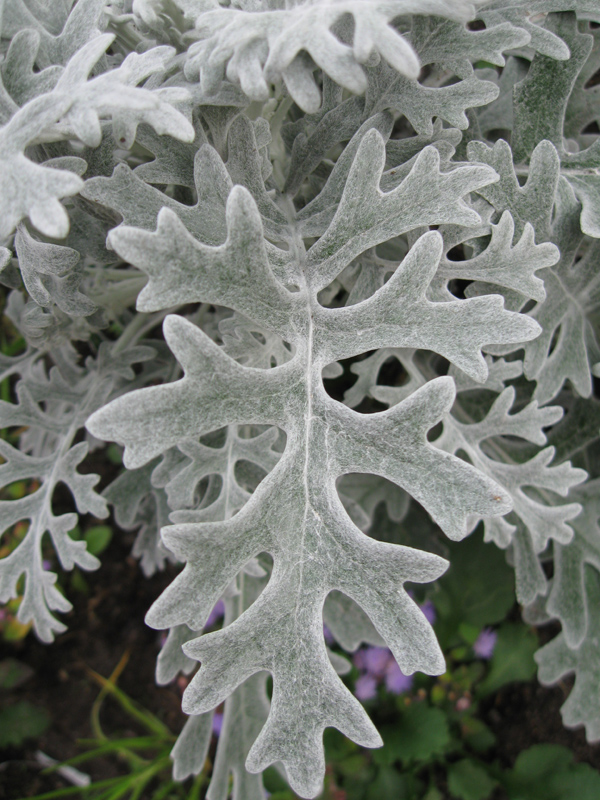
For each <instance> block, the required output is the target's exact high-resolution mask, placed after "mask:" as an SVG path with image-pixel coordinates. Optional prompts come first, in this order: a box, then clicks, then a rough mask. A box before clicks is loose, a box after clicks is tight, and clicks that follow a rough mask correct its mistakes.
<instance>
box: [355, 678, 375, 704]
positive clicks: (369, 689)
mask: <svg viewBox="0 0 600 800" xmlns="http://www.w3.org/2000/svg"><path fill="white" fill-rule="evenodd" d="M354 694H355V695H356V696H357V697H358V699H359V700H360V701H361V703H364V702H365V700H372V699H373V698H374V697H375V695H376V694H377V681H376V680H375V678H374V677H373V676H372V675H361V676H360V678H358V679H357V681H356V683H355V685H354Z"/></svg>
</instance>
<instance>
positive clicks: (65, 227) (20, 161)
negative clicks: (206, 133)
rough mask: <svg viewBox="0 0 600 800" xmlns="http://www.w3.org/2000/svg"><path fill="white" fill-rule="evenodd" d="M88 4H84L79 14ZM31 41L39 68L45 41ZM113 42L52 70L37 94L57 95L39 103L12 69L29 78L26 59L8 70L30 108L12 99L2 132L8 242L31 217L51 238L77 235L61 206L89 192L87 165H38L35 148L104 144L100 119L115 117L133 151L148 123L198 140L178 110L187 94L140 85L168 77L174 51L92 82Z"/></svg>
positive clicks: (94, 45)
mask: <svg viewBox="0 0 600 800" xmlns="http://www.w3.org/2000/svg"><path fill="white" fill-rule="evenodd" d="M84 5H85V4H84V3H78V4H77V6H76V8H77V9H79V7H80V6H81V7H83V6H84ZM88 5H89V3H88ZM73 15H75V16H78V15H79V12H78V13H77V14H76V13H75V10H74V11H73ZM23 35H24V36H25V38H26V40H25V41H23V42H22V43H21V44H22V45H23V46H24V47H26V50H28V51H29V52H28V57H29V61H30V62H31V63H38V64H39V63H40V62H39V51H38V52H37V53H36V50H38V48H39V45H40V38H39V35H32V33H31V32H29V33H28V32H27V31H23ZM22 38H23V37H22ZM113 41H114V36H112V35H110V34H103V35H96V36H95V37H94V38H92V39H91V41H88V42H87V43H83V46H82V47H81V48H80V49H78V50H77V52H75V53H73V54H72V56H71V57H70V59H69V61H68V63H67V64H66V66H65V67H64V69H63V68H62V67H60V68H57V69H56V70H50V68H49V69H47V70H45V72H46V73H47V72H49V71H51V75H50V76H48V82H47V83H43V82H40V81H39V80H38V81H37V82H36V89H38V90H39V91H43V90H44V89H49V90H50V91H47V92H46V93H44V94H39V95H38V96H36V97H33V98H31V99H29V96H28V94H27V91H25V94H24V95H23V79H22V74H20V75H13V74H11V72H10V68H11V67H12V68H13V69H15V70H17V69H19V70H20V73H22V72H23V70H22V67H20V64H19V63H18V61H17V62H15V63H13V62H11V61H9V62H8V64H5V65H4V66H5V69H9V72H8V74H7V77H8V78H9V79H10V78H12V79H13V81H14V87H13V94H14V96H15V97H16V98H19V99H21V100H23V99H24V100H28V102H26V103H25V105H24V106H23V107H22V108H19V106H18V104H17V103H16V102H15V101H14V100H10V102H9V104H8V108H7V113H8V116H10V119H8V121H7V122H6V124H5V125H4V126H3V127H2V128H0V166H1V168H0V189H1V195H2V200H1V201H0V203H1V204H0V211H1V217H2V221H1V222H0V236H2V237H5V236H8V235H9V234H10V233H11V232H12V231H13V230H14V228H15V226H16V225H17V223H19V222H20V221H21V220H22V219H23V217H25V216H28V217H29V218H30V220H31V222H32V224H33V225H34V226H35V227H36V228H37V229H38V230H39V231H40V232H41V233H43V234H45V235H46V236H50V237H53V238H63V237H65V236H66V235H67V233H68V231H69V217H68V214H67V212H66V210H65V209H64V207H63V206H62V205H61V203H60V202H59V201H60V199H62V198H64V197H69V196H71V195H74V194H76V193H77V192H79V191H80V189H81V188H82V186H83V184H82V181H81V179H80V178H79V176H78V174H73V172H72V171H71V170H74V171H75V172H78V171H79V169H78V167H79V165H74V163H73V162H76V161H79V162H80V163H81V160H80V159H71V160H70V162H67V163H65V164H64V165H60V166H61V168H59V169H56V168H53V167H51V166H44V165H43V164H37V163H35V161H33V160H31V159H30V158H29V157H28V156H26V155H25V150H26V148H27V147H29V146H30V145H32V144H38V143H41V142H52V141H63V140H66V139H74V138H79V139H80V140H81V141H82V142H84V143H86V144H88V145H89V146H91V147H97V146H98V145H99V144H100V142H101V139H102V130H101V125H100V119H101V118H105V117H107V116H109V117H112V120H113V127H114V129H115V130H116V133H117V138H118V139H119V140H120V142H121V144H123V145H125V146H131V144H132V142H133V140H134V138H135V133H136V129H137V125H138V124H139V122H142V121H143V122H146V123H148V124H150V125H152V126H153V128H154V129H155V130H156V131H157V132H158V133H160V134H170V135H173V136H175V137H176V138H179V139H183V140H188V141H191V140H192V139H193V138H194V136H195V133H194V130H193V127H192V125H191V124H190V122H189V121H188V120H187V119H186V117H185V116H184V115H183V114H182V113H181V112H180V111H178V110H176V109H175V108H174V107H173V106H172V105H171V103H172V102H175V103H178V102H181V101H182V100H185V99H187V98H188V96H189V95H188V94H187V92H186V91H185V90H184V89H178V88H157V89H155V90H153V91H151V90H150V89H146V88H138V87H137V84H138V83H140V82H141V81H143V80H146V79H147V78H148V77H149V76H150V75H153V74H156V73H159V72H164V70H165V67H166V64H167V62H168V61H169V60H170V59H171V58H172V55H173V52H174V51H173V50H172V49H171V48H169V47H161V48H156V49H154V50H152V51H151V52H149V53H146V54H142V55H138V54H135V53H132V54H131V55H129V56H128V57H127V58H126V59H125V60H124V62H123V63H122V64H121V65H120V66H119V67H118V68H117V69H113V70H109V71H108V72H105V73H103V74H101V75H98V76H96V77H93V78H91V79H89V76H90V73H91V71H92V69H93V68H94V67H95V66H96V64H97V62H98V61H99V59H100V58H101V57H102V56H103V54H104V52H105V51H106V49H107V48H108V47H109V46H110V44H111V43H112V42H113ZM3 79H4V76H3ZM9 86H10V80H9ZM19 92H20V93H21V96H20V95H19ZM57 166H59V165H57ZM84 169H85V165H84Z"/></svg>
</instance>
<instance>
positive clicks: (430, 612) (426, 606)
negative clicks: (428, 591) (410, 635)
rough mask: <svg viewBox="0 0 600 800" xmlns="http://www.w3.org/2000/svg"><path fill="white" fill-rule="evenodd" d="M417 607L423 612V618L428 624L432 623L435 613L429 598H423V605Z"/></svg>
mask: <svg viewBox="0 0 600 800" xmlns="http://www.w3.org/2000/svg"><path fill="white" fill-rule="evenodd" d="M419 608H420V609H421V611H422V612H423V614H425V619H426V620H427V622H428V623H429V624H430V625H433V623H434V622H435V620H436V614H435V606H434V605H433V603H432V602H431V600H425V602H424V603H423V605H422V606H419Z"/></svg>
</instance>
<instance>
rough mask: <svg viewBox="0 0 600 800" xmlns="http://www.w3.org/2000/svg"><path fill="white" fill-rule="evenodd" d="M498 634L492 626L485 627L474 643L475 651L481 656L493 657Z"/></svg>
mask: <svg viewBox="0 0 600 800" xmlns="http://www.w3.org/2000/svg"><path fill="white" fill-rule="evenodd" d="M497 638H498V634H497V633H496V631H493V630H492V629H491V628H484V629H483V630H482V631H481V633H480V634H479V636H478V637H477V639H475V642H474V644H473V652H474V653H475V655H476V656H479V658H485V659H488V658H491V657H492V653H493V652H494V647H495V646H496V639H497Z"/></svg>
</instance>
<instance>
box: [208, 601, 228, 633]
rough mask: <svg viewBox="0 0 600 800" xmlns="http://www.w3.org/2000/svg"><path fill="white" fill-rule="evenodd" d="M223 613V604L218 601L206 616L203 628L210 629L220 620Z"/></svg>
mask: <svg viewBox="0 0 600 800" xmlns="http://www.w3.org/2000/svg"><path fill="white" fill-rule="evenodd" d="M224 613H225V603H224V602H223V601H222V600H219V602H218V603H217V604H216V606H215V607H214V608H213V610H212V611H211V612H210V614H209V615H208V619H207V620H206V625H205V626H204V627H205V628H212V626H213V625H214V624H215V623H216V622H218V621H219V620H220V619H221V617H222V616H223V614H224Z"/></svg>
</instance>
